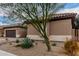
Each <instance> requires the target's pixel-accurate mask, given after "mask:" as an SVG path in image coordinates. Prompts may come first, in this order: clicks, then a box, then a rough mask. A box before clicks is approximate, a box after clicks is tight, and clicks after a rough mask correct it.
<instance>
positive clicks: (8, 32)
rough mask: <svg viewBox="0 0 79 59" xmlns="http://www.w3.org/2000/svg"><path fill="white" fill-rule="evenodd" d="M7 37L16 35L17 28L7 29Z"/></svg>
mask: <svg viewBox="0 0 79 59" xmlns="http://www.w3.org/2000/svg"><path fill="white" fill-rule="evenodd" d="M6 37H16V30H6Z"/></svg>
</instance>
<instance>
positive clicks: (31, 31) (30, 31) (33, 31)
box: [27, 24, 39, 35]
mask: <svg viewBox="0 0 79 59" xmlns="http://www.w3.org/2000/svg"><path fill="white" fill-rule="evenodd" d="M27 27H28V28H27V34H28V35H38V34H39V33H38V31H37V30H36V29H35V28H34V27H33V26H32V25H31V24H29V25H27Z"/></svg>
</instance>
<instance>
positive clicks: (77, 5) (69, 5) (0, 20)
mask: <svg viewBox="0 0 79 59" xmlns="http://www.w3.org/2000/svg"><path fill="white" fill-rule="evenodd" d="M65 9H66V11H69V10H70V11H74V10H75V11H76V10H77V11H79V3H65V4H64V8H62V9H61V11H64V10H65ZM72 9H73V10H72ZM70 11H69V12H70ZM0 13H1V11H0ZM13 22H14V21H13ZM13 22H12V21H11V20H9V19H8V18H7V17H4V16H0V25H4V24H9V23H13Z"/></svg>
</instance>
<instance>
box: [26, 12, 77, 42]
mask: <svg viewBox="0 0 79 59" xmlns="http://www.w3.org/2000/svg"><path fill="white" fill-rule="evenodd" d="M75 17H76V13H62V14H54V15H53V16H52V18H51V19H49V22H48V23H47V33H48V36H49V39H50V40H53V41H65V40H66V38H68V39H71V38H72V37H73V36H74V29H73V28H74V20H75ZM27 27H28V29H27V34H28V35H27V36H28V37H30V38H32V39H35V40H43V39H42V38H41V37H40V36H39V33H38V32H37V31H36V30H35V28H34V27H33V26H32V25H31V24H30V23H28V26H27Z"/></svg>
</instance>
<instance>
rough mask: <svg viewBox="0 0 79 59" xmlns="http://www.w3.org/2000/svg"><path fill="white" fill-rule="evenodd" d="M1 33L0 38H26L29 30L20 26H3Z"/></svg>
mask: <svg viewBox="0 0 79 59" xmlns="http://www.w3.org/2000/svg"><path fill="white" fill-rule="evenodd" d="M1 30H2V31H1ZM0 31H1V32H0V37H8V38H24V37H26V34H27V33H26V32H27V29H26V28H24V27H22V25H20V24H15V25H14V24H13V25H6V26H2V27H1V29H0ZM2 33H3V34H2Z"/></svg>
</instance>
